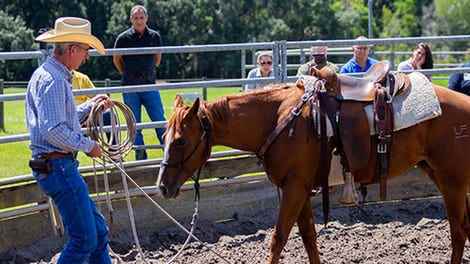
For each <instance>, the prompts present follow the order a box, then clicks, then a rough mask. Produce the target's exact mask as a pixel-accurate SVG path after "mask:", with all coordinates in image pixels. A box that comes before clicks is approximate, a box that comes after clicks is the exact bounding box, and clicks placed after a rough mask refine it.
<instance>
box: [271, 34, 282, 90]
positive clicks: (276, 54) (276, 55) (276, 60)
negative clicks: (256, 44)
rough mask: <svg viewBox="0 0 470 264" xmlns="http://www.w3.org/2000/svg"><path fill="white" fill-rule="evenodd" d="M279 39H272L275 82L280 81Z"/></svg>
mask: <svg viewBox="0 0 470 264" xmlns="http://www.w3.org/2000/svg"><path fill="white" fill-rule="evenodd" d="M279 62H280V61H279V41H274V45H273V72H274V78H276V82H280V81H281V75H280V74H281V71H280V69H279Z"/></svg>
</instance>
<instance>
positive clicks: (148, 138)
mask: <svg viewBox="0 0 470 264" xmlns="http://www.w3.org/2000/svg"><path fill="white" fill-rule="evenodd" d="M5 91H6V93H7V94H12V93H24V92H25V89H16V88H14V89H13V88H12V89H5ZM239 91H240V89H239V88H209V89H208V95H207V96H208V100H209V101H212V100H214V99H216V98H219V97H221V96H224V95H228V94H235V93H238V92H239ZM195 92H201V89H181V90H177V91H176V90H165V91H161V97H162V100H163V104H164V110H165V116H166V117H167V118H168V117H169V116H170V115H171V114H172V112H173V99H174V98H175V96H176V94H178V93H195ZM113 99H114V100H119V101H121V95H118V94H115V95H113ZM4 109H5V129H6V131H5V132H2V131H0V136H9V135H15V134H21V133H27V132H28V131H27V129H26V125H25V114H24V101H12V102H4ZM143 122H150V119H149V117H148V115H147V114H146V113H145V111H144V114H143ZM143 134H144V140H145V143H146V144H158V140H157V138H156V136H155V131H154V130H153V129H144V130H143ZM28 146H29V142H26V141H25V142H16V143H8V144H0V178H6V177H12V176H16V175H23V174H29V173H30V169H29V167H28V165H27V164H28V160H29V158H30V156H31V151H30V150H29V148H28ZM224 149H227V148H224V147H216V148H215V149H214V151H220V150H224ZM148 154H149V158H156V157H161V156H162V151H161V150H152V149H151V150H148ZM133 159H134V155H133V152H131V153H130V154H129V155H128V156H127V157H126V160H133ZM79 160H80V163H81V165H89V164H91V159H90V158H88V157H87V156H86V155H84V154H83V153H80V155H79Z"/></svg>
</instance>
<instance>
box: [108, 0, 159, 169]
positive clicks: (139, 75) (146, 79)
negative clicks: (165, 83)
mask: <svg viewBox="0 0 470 264" xmlns="http://www.w3.org/2000/svg"><path fill="white" fill-rule="evenodd" d="M130 21H131V23H132V27H131V28H129V29H127V30H126V31H124V32H122V33H121V34H119V36H118V38H117V39H116V42H115V44H114V48H137V47H159V46H161V45H162V41H161V37H160V34H159V33H158V31H155V30H152V29H150V28H149V27H147V21H148V13H147V9H145V7H144V6H142V5H136V6H134V7H132V9H131V12H130ZM161 58H162V55H161V54H158V53H157V54H143V55H122V56H121V55H114V56H113V63H114V66H115V67H116V69H117V70H118V71H119V73H121V75H122V85H138V84H154V83H155V79H156V72H155V66H158V65H160V61H161ZM123 98H124V102H125V103H126V104H127V105H128V106H129V107H130V108H131V110H132V112H133V113H134V116H135V118H136V121H137V123H140V122H141V117H142V112H141V109H142V105H143V106H144V107H145V110H146V111H147V113H148V115H149V116H150V119H151V120H152V121H163V120H165V116H164V112H163V105H162V100H161V98H160V92H159V91H158V90H156V91H149V92H136V93H124V94H123ZM164 132H165V129H164V128H157V129H156V133H157V137H158V140H159V141H160V143H161V144H163V143H164V142H163V133H164ZM134 144H135V145H137V146H141V145H144V138H143V135H142V131H141V130H138V131H137V135H136V139H135V142H134ZM135 156H136V160H142V159H147V152H146V151H145V149H138V150H136V152H135Z"/></svg>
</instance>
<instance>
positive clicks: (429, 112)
mask: <svg viewBox="0 0 470 264" xmlns="http://www.w3.org/2000/svg"><path fill="white" fill-rule="evenodd" d="M408 77H409V78H410V83H411V87H410V89H406V90H404V91H403V92H402V93H400V94H398V95H396V96H395V97H394V98H393V102H392V104H393V117H394V128H393V131H399V130H402V129H405V128H409V127H412V126H414V125H417V124H419V123H422V122H424V121H427V120H430V119H433V118H436V117H438V116H440V115H442V109H441V105H440V104H439V100H438V98H437V95H436V92H435V91H434V89H433V87H432V83H431V82H430V81H429V79H428V78H427V77H426V76H425V75H424V74H422V73H420V72H413V73H410V74H408ZM304 78H305V77H304ZM358 103H359V102H358ZM364 111H365V112H366V115H367V120H368V123H369V130H370V135H375V134H376V131H375V128H374V106H373V104H366V105H365V106H364ZM312 116H313V122H314V123H316V124H318V123H317V120H318V118H319V114H318V111H317V109H312ZM316 129H317V134H318V135H319V134H320V128H319V127H316ZM327 133H328V137H332V136H333V128H332V126H331V122H327Z"/></svg>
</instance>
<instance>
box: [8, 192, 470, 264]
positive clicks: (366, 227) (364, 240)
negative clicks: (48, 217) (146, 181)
mask: <svg viewBox="0 0 470 264" xmlns="http://www.w3.org/2000/svg"><path fill="white" fill-rule="evenodd" d="M316 211H320V210H318V209H317V210H316ZM276 215H277V212H276V211H275V210H269V211H263V212H259V213H258V214H257V215H256V216H253V217H250V218H239V219H237V220H233V221H228V222H224V223H207V222H202V221H200V222H199V223H198V228H197V230H196V233H195V234H196V236H197V237H199V238H200V239H201V240H202V241H205V242H206V245H207V246H209V247H210V248H211V250H213V251H215V252H217V254H219V255H220V256H222V257H223V258H224V259H226V260H227V261H228V262H225V261H224V260H223V259H222V258H219V257H218V256H217V255H216V254H215V253H213V252H212V251H211V250H209V249H208V248H207V247H204V246H203V245H201V244H200V243H198V242H191V243H190V244H189V246H188V247H187V248H186V249H185V250H184V251H183V254H182V255H181V256H179V257H178V258H177V259H176V260H175V262H173V263H185V264H186V263H200V264H215V263H265V261H266V257H267V254H268V248H269V242H270V240H271V233H272V232H273V228H272V227H273V225H274V224H275V221H276ZM331 216H332V220H331V221H330V223H329V224H328V227H327V228H323V224H322V222H323V219H322V216H321V215H320V214H319V213H317V215H316V222H317V223H316V229H317V231H318V247H319V250H320V252H321V255H320V257H321V261H322V263H348V264H349V263H368V264H369V263H370V264H372V263H429V264H430V263H448V262H449V259H450V254H451V247H450V235H449V224H448V221H447V220H446V214H445V208H444V205H443V203H442V200H441V199H438V198H428V199H420V200H408V201H401V202H386V203H382V204H374V205H367V206H365V207H364V208H363V209H362V210H360V209H357V208H335V209H332V212H331ZM185 239H186V236H185V235H184V234H183V233H182V232H181V231H180V230H178V229H177V228H171V229H166V230H163V231H161V232H159V233H154V234H152V235H151V237H150V240H149V241H150V243H149V245H146V246H145V247H144V251H145V257H146V258H147V260H148V261H149V263H166V261H168V260H169V259H170V258H171V257H172V256H173V255H174V254H176V252H177V251H178V250H179V249H180V248H181V245H182V244H183V242H184V240H185ZM467 244H468V243H467ZM111 247H112V248H113V250H114V251H115V252H116V253H118V254H119V255H120V256H121V258H122V259H123V260H124V263H143V262H142V261H141V260H140V259H139V256H137V251H136V250H135V249H131V250H129V249H128V248H125V247H123V246H121V245H119V244H118V243H116V242H113V243H112V244H111ZM19 260H20V259H19V258H17V260H16V261H15V262H16V263H20V262H21V261H19ZM48 261H50V260H48ZM25 262H26V263H31V262H27V261H25ZM114 262H116V260H114ZM6 263H8V262H6ZM10 263H11V262H10ZM33 263H48V262H45V261H40V262H33ZM281 263H308V259H307V255H306V253H305V250H304V248H303V244H302V239H301V238H300V235H299V233H298V229H297V227H294V229H293V231H292V232H291V235H290V237H289V241H288V242H287V245H286V247H285V249H284V251H283V256H282V259H281ZM463 263H470V249H469V246H468V245H467V246H466V247H465V254H464V260H463Z"/></svg>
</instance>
